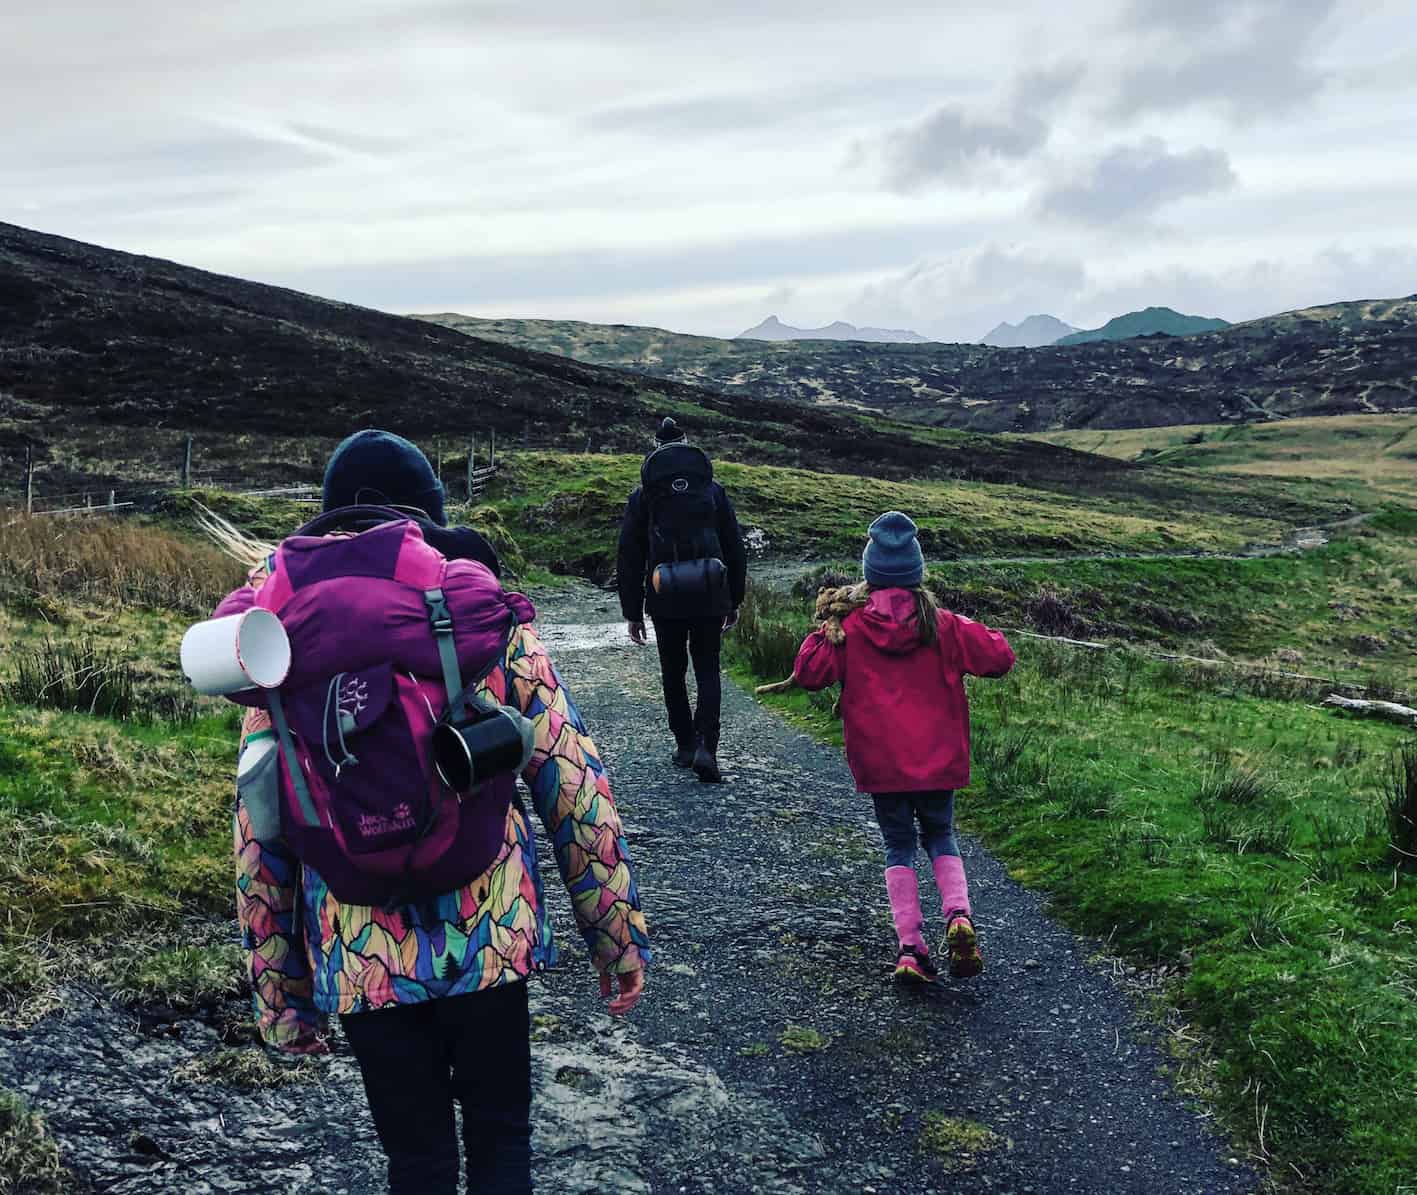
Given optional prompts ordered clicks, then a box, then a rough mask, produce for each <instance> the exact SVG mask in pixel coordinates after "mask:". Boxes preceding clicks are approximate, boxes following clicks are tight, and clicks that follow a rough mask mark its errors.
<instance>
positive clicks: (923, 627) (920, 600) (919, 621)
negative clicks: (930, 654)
mask: <svg viewBox="0 0 1417 1195" xmlns="http://www.w3.org/2000/svg"><path fill="white" fill-rule="evenodd" d="M878 588H881V587H880V586H877V585H868V586H866V592H867V593H874V592H875V591H876V590H877V589H878ZM890 588H893V589H894V588H906V589H909V590H910V593H911V596H913V597H914V598H915V629H916V630H917V632H919V635H920V646H922V647H927V646H929V645H931V644H933V643H934V642H935V640H936V639H938V638H939V636H940V622H939V619H938V618H936V617H935V615H936V614H937V613H938V612H939V609H940V603H939V602H937V601H936V600H935V595H934V594H933V593H931V592H930V591H929V590H928V589H926V588H925V586H924V585H909V586H891V587H890Z"/></svg>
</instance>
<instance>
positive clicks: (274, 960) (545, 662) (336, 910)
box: [235, 574, 650, 1049]
mask: <svg viewBox="0 0 1417 1195" xmlns="http://www.w3.org/2000/svg"><path fill="white" fill-rule="evenodd" d="M262 579H263V578H262V577H261V576H260V575H259V574H257V575H254V576H253V578H252V584H253V585H259V584H260V582H261V580H262ZM481 692H482V694H483V695H484V696H485V697H487V698H489V699H490V700H492V701H494V702H497V703H499V704H502V703H505V704H508V705H514V706H515V707H517V708H518V709H520V710H521V711H522V713H523V714H524V715H525V716H526V717H528V718H530V719H531V720H532V721H533V723H534V724H535V727H536V752H535V754H534V756H533V757H532V760H531V763H530V764H529V765H528V766H527V768H526V770H525V771H524V772H523V773H522V779H523V780H524V781H525V782H526V784H527V787H528V788H529V789H530V791H531V797H532V804H533V806H534V807H535V810H536V813H537V816H538V817H539V818H540V819H541V822H542V824H543V825H544V826H545V828H546V832H547V834H548V835H549V836H550V838H551V841H552V844H553V847H554V850H555V856H556V863H557V866H558V868H559V870H560V872H561V878H562V880H563V882H564V883H565V885H566V888H567V889H568V890H569V892H570V894H571V902H572V905H573V907H574V910H575V917H576V922H577V925H578V926H579V928H580V932H581V936H582V937H583V938H584V939H585V941H586V944H587V946H588V947H589V949H590V954H591V960H592V962H593V964H594V965H595V967H596V968H597V970H599V971H602V972H612V973H617V972H625V971H633V970H635V969H637V968H640V967H643V966H646V965H647V964H648V963H649V961H650V950H649V939H648V936H647V930H646V926H645V919H644V915H643V913H641V911H640V907H639V894H638V891H637V889H636V886H635V879H634V873H633V866H632V863H631V860H630V853H629V848H628V846H627V844H626V842H625V838H624V834H623V832H622V830H621V826H620V817H619V814H618V812H617V811H616V808H615V802H614V799H613V797H612V796H611V792H610V783H609V780H608V779H607V777H606V773H605V767H604V765H603V764H602V763H601V760H600V756H599V753H598V751H597V750H596V746H595V743H594V742H593V741H592V740H591V738H590V736H589V734H588V733H587V731H586V727H585V723H584V722H583V721H582V720H581V716H580V713H579V712H578V711H577V709H576V707H575V705H574V703H573V702H572V700H571V696H570V693H569V692H568V691H567V689H566V687H565V684H564V683H563V682H562V680H561V678H560V676H559V674H558V673H557V672H556V669H555V668H554V667H553V665H552V663H551V658H550V656H549V655H547V652H546V648H545V646H544V645H543V644H542V642H541V640H540V638H539V637H538V636H537V634H536V632H535V630H534V629H533V627H532V624H530V623H524V624H522V625H521V626H520V627H519V628H517V629H516V630H515V631H514V633H513V635H512V637H511V639H510V641H509V643H508V646H507V653H506V658H505V661H504V662H503V664H502V665H501V666H500V667H497V668H494V669H493V670H492V672H491V673H489V675H488V676H487V679H486V680H485V681H484V682H483V684H482V687H481ZM269 725H270V721H269V716H268V715H267V714H266V713H265V711H263V710H252V711H249V712H248V713H247V715H246V719H245V722H244V724H243V728H242V737H243V743H244V740H245V737H246V736H249V735H251V734H254V733H256V732H258V731H260V730H264V729H267V728H268V727H269ZM235 838H236V908H237V915H238V918H239V920H240V923H241V928H242V934H243V940H244V945H245V947H246V949H247V950H248V951H249V960H250V977H251V986H252V989H253V993H254V1004H255V1011H256V1018H257V1023H258V1026H259V1028H260V1031H261V1035H262V1037H263V1039H264V1040H265V1041H266V1042H267V1043H268V1044H270V1045H274V1046H281V1047H285V1048H290V1049H300V1048H301V1047H302V1046H305V1045H308V1044H309V1043H310V1042H311V1041H312V1039H313V1037H314V1035H315V1034H316V1033H318V1032H319V1031H320V1030H321V1029H322V1028H323V1026H324V1019H325V1017H326V1016H327V1015H329V1014H332V1013H350V1012H362V1011H367V1010H372V1009H377V1008H384V1007H387V1006H389V1005H398V1004H414V1003H418V1002H420V1001H423V1000H436V999H439V998H440V997H444V996H456V995H461V994H463V993H465V992H475V991H479V990H481V989H483V988H489V987H494V986H496V985H498V984H503V983H512V982H516V981H517V980H521V979H525V978H526V977H527V976H528V975H529V974H530V973H531V972H533V971H541V970H544V969H546V968H547V967H551V966H554V965H555V964H556V962H557V958H558V953H557V948H556V943H555V941H554V939H553V937H552V930H551V923H550V920H549V918H548V913H547V908H546V901H545V896H544V893H543V890H542V881H541V874H540V872H539V870H538V867H537V857H536V843H535V841H534V840H533V837H532V829H531V823H530V818H529V817H528V815H527V812H526V810H525V808H524V807H523V805H522V802H521V801H520V800H517V801H516V802H514V803H513V805H512V807H511V809H510V810H509V811H508V814H507V832H506V840H505V842H504V844H503V847H502V849H501V851H500V853H499V854H498V856H497V858H496V859H495V860H494V861H493V863H492V865H491V866H490V867H489V868H488V870H487V871H486V872H485V873H484V874H483V875H482V876H480V877H479V878H478V879H477V880H475V881H473V882H472V883H471V884H468V885H467V886H466V887H464V888H461V889H459V890H457V891H456V892H450V893H448V894H446V895H445V896H441V897H438V898H437V899H436V900H432V901H428V902H424V903H421V904H418V905H412V906H407V907H403V908H396V909H393V910H385V909H381V908H376V907H370V906H366V905H353V904H346V903H343V902H341V901H339V900H336V899H335V897H334V896H333V895H332V894H331V893H330V891H329V889H328V887H326V885H325V883H324V882H323V881H322V880H321V878H320V876H319V875H318V874H317V873H316V872H315V871H314V869H313V868H310V867H308V866H302V864H301V863H300V861H299V860H298V859H297V858H296V857H295V856H294V855H293V854H292V853H291V852H290V851H289V850H288V849H287V848H286V847H285V846H284V844H283V843H280V842H275V843H269V842H268V843H260V842H257V841H256V840H255V838H254V837H253V835H252V833H251V825H250V821H249V819H248V818H247V815H246V810H245V809H244V808H243V807H242V806H241V804H240V802H239V800H238V802H237V809H236V818H235Z"/></svg>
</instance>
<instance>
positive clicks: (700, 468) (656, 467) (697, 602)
mask: <svg viewBox="0 0 1417 1195" xmlns="http://www.w3.org/2000/svg"><path fill="white" fill-rule="evenodd" d="M654 440H655V447H654V451H653V452H651V453H650V454H649V455H648V456H647V457H645V460H644V464H643V465H642V466H641V467H640V484H639V487H638V488H637V489H636V490H635V491H634V492H633V493H632V494H631V495H630V499H629V501H628V502H627V503H626V504H625V514H624V517H623V519H622V520H621V522H620V550H619V560H618V573H619V584H620V609H621V612H622V613H623V614H624V616H625V621H626V622H627V623H628V624H629V630H630V638H631V639H632V640H633V641H634V642H635V643H638V644H640V645H641V646H643V645H644V644H645V643H646V642H647V638H648V637H647V635H646V633H645V614H646V613H648V615H649V617H650V618H651V619H652V620H653V621H654V636H655V642H656V644H657V645H658V647H659V668H660V676H661V678H662V681H663V685H664V704H665V708H666V709H667V711H668V714H669V729H670V731H671V732H672V733H673V735H674V743H675V750H674V755H673V762H674V764H675V766H676V767H681V768H688V767H692V768H693V769H694V771H695V772H696V773H697V774H698V777H699V779H700V780H703V781H707V782H709V783H713V784H717V783H718V782H719V781H721V780H722V779H723V776H722V773H721V772H720V771H719V766H718V730H719V704H720V700H721V697H722V682H721V681H720V679H719V664H718V657H719V648H720V645H721V641H722V637H723V632H724V631H726V630H727V629H728V628H729V627H731V626H733V624H734V623H735V622H737V621H738V607H739V606H740V605H742V604H743V594H744V591H745V589H746V586H747V581H748V554H747V552H746V550H745V549H744V547H743V533H742V532H741V531H740V530H739V528H738V517H737V515H735V514H734V513H733V503H732V502H730V501H729V500H728V495H727V494H726V493H725V492H724V489H723V487H722V486H721V485H719V484H718V482H716V481H714V479H713V463H712V462H711V461H710V460H709V458H708V454H707V453H705V452H704V450H703V449H701V448H696V447H694V446H693V445H691V444H689V443H688V441H687V440H686V438H685V436H684V431H683V429H682V428H680V427H679V425H678V424H677V423H675V422H674V420H673V419H668V418H667V419H665V420H664V422H663V423H661V424H660V426H659V430H658V431H656V432H655V436H654ZM691 660H692V662H693V666H694V683H695V685H696V686H697V688H698V708H697V709H694V710H691V709H690V708H689V690H688V685H687V683H686V674H687V672H688V668H689V663H690V661H691Z"/></svg>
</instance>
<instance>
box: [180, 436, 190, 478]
mask: <svg viewBox="0 0 1417 1195" xmlns="http://www.w3.org/2000/svg"><path fill="white" fill-rule="evenodd" d="M182 488H183V489H184V490H190V489H191V488H192V437H191V436H188V437H187V446H186V447H185V448H184V449H183V450H182Z"/></svg>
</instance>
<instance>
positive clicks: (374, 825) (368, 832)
mask: <svg viewBox="0 0 1417 1195" xmlns="http://www.w3.org/2000/svg"><path fill="white" fill-rule="evenodd" d="M416 824H417V823H415V822H414V820H413V810H412V809H410V808H409V806H408V803H407V802H404V801H400V802H399V804H397V805H395V806H394V811H393V816H392V817H385V816H384V815H383V814H382V813H361V814H360V815H359V833H360V835H361V836H362V837H364V838H379V837H381V836H383V835H385V834H398V833H402V832H403V831H404V830H412V829H413V828H414V826H415V825H416Z"/></svg>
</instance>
